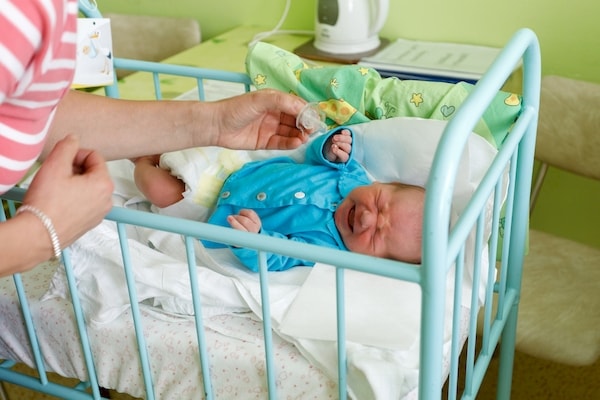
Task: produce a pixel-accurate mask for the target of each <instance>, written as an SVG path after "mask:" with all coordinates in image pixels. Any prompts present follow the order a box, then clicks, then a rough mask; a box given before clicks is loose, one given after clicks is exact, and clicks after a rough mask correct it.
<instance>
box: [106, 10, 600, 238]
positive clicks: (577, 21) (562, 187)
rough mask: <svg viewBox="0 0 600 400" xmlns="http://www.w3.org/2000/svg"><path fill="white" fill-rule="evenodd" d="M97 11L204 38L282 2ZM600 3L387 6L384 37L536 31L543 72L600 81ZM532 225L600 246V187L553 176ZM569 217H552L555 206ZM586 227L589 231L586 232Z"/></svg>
mask: <svg viewBox="0 0 600 400" xmlns="http://www.w3.org/2000/svg"><path fill="white" fill-rule="evenodd" d="M98 3H99V4H100V7H101V10H103V11H111V12H123V13H134V14H147V15H170V16H183V15H185V16H192V17H194V18H196V19H198V21H200V23H201V25H202V33H203V38H204V39H205V40H206V39H208V38H210V37H213V36H215V35H217V34H219V33H221V32H224V31H226V30H228V29H231V28H233V27H235V26H238V25H241V24H261V25H264V26H265V28H272V27H273V26H275V24H276V23H277V22H278V21H279V18H280V16H281V14H282V12H283V10H284V7H285V1H283V0H279V1H273V0H243V1H241V0H220V1H218V2H212V1H211V2H208V1H201V0H200V1H199V0H170V1H159V0H126V1H124V0H102V1H98ZM314 9H315V0H291V7H290V12H289V15H288V18H287V19H286V22H285V24H284V25H283V28H284V29H312V28H313V25H314V20H313V18H314V17H313V15H314ZM599 15H600V2H598V1H595V0H577V1H576V2H567V1H564V0H529V1H523V0H504V1H496V2H492V1H481V0H459V1H448V0H427V1H404V0H402V1H400V0H390V10H389V17H388V20H387V22H386V24H385V26H384V28H383V30H382V32H381V34H382V36H385V37H388V38H394V37H400V36H403V37H406V38H414V39H422V40H440V41H444V40H445V41H456V42H463V43H474V44H484V45H493V46H501V45H502V44H504V43H505V42H506V41H507V40H508V39H509V38H510V36H511V35H512V33H513V32H515V31H516V30H517V29H519V28H521V27H529V28H531V29H533V30H534V31H535V32H536V33H537V35H538V37H539V40H540V45H541V49H542V62H543V74H556V75H562V76H566V77H571V78H576V79H583V80H588V81H592V82H598V83H600V69H599V68H598V66H599V65H600V22H599V20H598V16H599ZM541 196H542V197H541V200H540V202H539V205H538V208H537V209H536V213H535V214H534V217H533V219H532V226H534V227H539V228H541V229H544V230H547V231H552V232H557V233H562V234H564V235H566V236H569V237H573V238H577V239H580V240H583V241H585V242H587V243H590V244H593V245H595V246H598V247H600V212H598V209H599V208H600V207H599V205H600V184H598V183H597V182H591V181H589V180H585V179H576V178H574V177H572V176H570V175H569V174H566V173H560V172H559V171H553V170H551V171H550V175H549V177H548V182H547V187H546V188H545V190H544V191H543V192H542V194H541ZM558 204H560V205H564V206H567V207H568V208H569V209H571V210H573V212H574V215H573V216H567V215H566V214H564V213H561V214H557V213H554V212H552V211H551V209H552V207H553V206H555V205H558ZM586 226H590V227H589V228H585V227H586Z"/></svg>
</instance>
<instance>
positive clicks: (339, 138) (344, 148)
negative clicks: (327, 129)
mask: <svg viewBox="0 0 600 400" xmlns="http://www.w3.org/2000/svg"><path fill="white" fill-rule="evenodd" d="M351 151H352V135H350V131H349V130H348V129H342V130H341V131H339V133H336V134H335V135H333V136H332V137H331V138H330V139H329V140H328V143H327V145H326V150H325V158H327V160H329V161H331V162H338V163H345V162H346V161H348V159H349V158H350V152H351Z"/></svg>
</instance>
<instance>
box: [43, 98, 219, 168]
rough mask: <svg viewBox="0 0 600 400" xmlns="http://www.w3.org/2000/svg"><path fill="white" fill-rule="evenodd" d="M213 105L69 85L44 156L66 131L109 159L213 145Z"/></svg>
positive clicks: (82, 144)
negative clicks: (117, 95) (113, 95)
mask: <svg viewBox="0 0 600 400" xmlns="http://www.w3.org/2000/svg"><path fill="white" fill-rule="evenodd" d="M211 109H212V105H210V104H208V103H204V104H200V103H198V102H179V101H177V102H175V101H127V100H115V99H110V98H106V97H103V96H98V95H94V94H89V93H84V92H78V91H71V92H69V93H68V94H67V96H65V98H64V99H63V100H62V101H61V103H60V105H59V107H58V110H57V113H56V115H55V118H54V121H53V124H52V127H51V131H50V135H49V137H48V141H47V143H46V146H45V149H44V153H43V154H42V157H45V156H46V155H47V152H48V151H49V150H50V149H51V148H52V147H53V146H54V144H55V143H56V142H57V141H58V140H60V139H61V138H62V137H64V136H65V135H67V134H69V133H71V134H73V135H75V136H77V137H78V138H79V139H80V143H81V147H82V148H90V149H95V150H97V151H99V152H100V153H101V154H102V155H103V156H104V157H105V158H106V159H109V160H113V159H121V158H133V157H138V156H142V155H148V154H157V153H163V152H167V151H173V150H179V149H182V148H187V147H193V146H201V145H211V144H213V143H214V142H215V138H214V137H213V134H214V132H213V130H211V129H210V126H211V114H212V113H211ZM201 126H202V127H204V128H205V132H204V133H203V134H202V135H200V134H198V130H199V129H200V127H201Z"/></svg>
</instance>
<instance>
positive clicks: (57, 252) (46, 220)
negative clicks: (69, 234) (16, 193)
mask: <svg viewBox="0 0 600 400" xmlns="http://www.w3.org/2000/svg"><path fill="white" fill-rule="evenodd" d="M26 211H27V212H30V213H32V214H33V215H35V216H36V217H38V218H39V220H40V221H42V224H43V225H44V228H46V230H47V231H48V234H49V235H50V240H51V241H52V249H53V250H54V257H56V259H60V256H61V254H62V250H61V248H60V241H59V240H58V235H57V234H56V230H55V229H54V225H53V224H52V220H51V219H50V217H48V216H47V215H46V214H44V213H43V212H42V211H40V210H39V209H37V208H35V207H34V206H30V205H29V204H23V205H21V206H20V207H19V208H18V209H17V214H20V213H22V212H26Z"/></svg>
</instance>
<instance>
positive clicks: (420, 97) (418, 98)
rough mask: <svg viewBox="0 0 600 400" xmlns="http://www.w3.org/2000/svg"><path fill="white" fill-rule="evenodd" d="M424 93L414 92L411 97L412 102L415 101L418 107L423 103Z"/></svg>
mask: <svg viewBox="0 0 600 400" xmlns="http://www.w3.org/2000/svg"><path fill="white" fill-rule="evenodd" d="M423 101H425V100H423V93H413V94H412V97H411V98H410V102H411V103H413V104H414V105H415V106H416V107H419V106H420V105H421V103H423Z"/></svg>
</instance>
